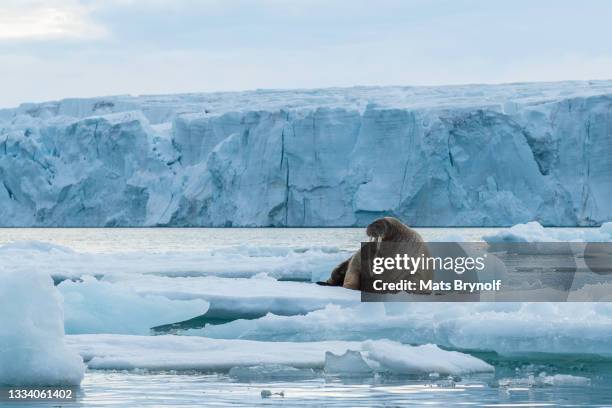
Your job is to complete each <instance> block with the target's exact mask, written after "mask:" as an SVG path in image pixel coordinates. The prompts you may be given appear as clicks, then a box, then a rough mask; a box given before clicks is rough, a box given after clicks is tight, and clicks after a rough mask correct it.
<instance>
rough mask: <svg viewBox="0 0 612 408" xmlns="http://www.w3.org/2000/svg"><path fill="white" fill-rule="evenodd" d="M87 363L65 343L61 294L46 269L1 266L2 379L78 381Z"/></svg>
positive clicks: (56, 382) (51, 382)
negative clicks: (39, 270) (41, 271)
mask: <svg viewBox="0 0 612 408" xmlns="http://www.w3.org/2000/svg"><path fill="white" fill-rule="evenodd" d="M84 371H85V366H84V365H83V361H82V360H81V357H79V355H78V354H77V353H75V352H74V351H73V350H71V349H69V348H67V347H66V345H65V342H64V317H63V313H62V299H61V296H60V295H59V293H58V291H57V290H56V289H55V287H54V286H53V281H52V280H51V278H50V277H49V276H48V275H44V274H42V273H38V272H32V271H28V270H23V269H18V270H10V271H9V270H5V269H4V268H0V385H13V386H33V385H38V386H54V385H56V386H57V385H70V386H73V385H78V384H79V383H80V382H81V380H82V379H83V374H84Z"/></svg>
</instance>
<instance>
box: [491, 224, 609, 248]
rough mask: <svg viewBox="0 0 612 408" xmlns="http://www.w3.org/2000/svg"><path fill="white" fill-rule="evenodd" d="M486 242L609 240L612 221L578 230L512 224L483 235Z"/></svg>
mask: <svg viewBox="0 0 612 408" xmlns="http://www.w3.org/2000/svg"><path fill="white" fill-rule="evenodd" d="M483 239H484V240H485V241H486V242H490V243H496V242H610V241H612V222H606V223H604V224H602V225H601V226H600V227H599V228H590V229H586V230H580V231H567V230H564V229H550V228H544V227H543V226H542V225H541V224H540V223H539V222H537V221H531V222H528V223H526V224H517V225H513V226H512V227H510V228H507V229H503V230H501V231H498V232H496V233H493V234H488V235H485V236H484V237H483Z"/></svg>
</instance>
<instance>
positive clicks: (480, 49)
mask: <svg viewBox="0 0 612 408" xmlns="http://www.w3.org/2000/svg"><path fill="white" fill-rule="evenodd" d="M611 21H612V1H607V0H602V1H591V0H583V1H576V0H572V1H560V0H556V1H541V0H540V1H520V0H500V1H492V0H483V1H475V0H412V1H411V0H370V1H366V0H346V1H345V0H337V1H335V0H199V1H195V0H193V1H192V0H184V1H180V0H169V1H162V0H82V1H77V0H44V1H38V0H36V1H34V0H32V1H30V0H1V1H0V107H8V106H16V105H18V104H19V103H21V102H34V101H36V102H38V101H44V100H51V99H60V98H65V97H85V96H97V95H112V94H128V93H130V94H151V93H177V92H199V91H217V90H244V89H256V88H312V87H329V86H352V85H437V84H458V83H498V82H518V81H556V80H565V79H610V78H612V41H610V39H612V23H611Z"/></svg>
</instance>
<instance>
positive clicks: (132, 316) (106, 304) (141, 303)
mask: <svg viewBox="0 0 612 408" xmlns="http://www.w3.org/2000/svg"><path fill="white" fill-rule="evenodd" d="M58 289H59V291H60V292H61V294H62V295H63V297H64V311H65V330H66V333H69V334H81V333H121V334H149V332H150V329H151V328H152V327H156V326H161V325H164V324H171V323H175V322H181V321H184V320H188V319H191V318H193V317H197V316H200V315H203V314H204V313H206V312H207V310H208V306H209V303H208V302H207V301H205V300H202V299H189V300H174V299H169V298H168V297H164V296H156V295H152V294H144V295H142V294H139V293H138V292H136V291H134V290H133V289H131V288H130V287H129V286H126V285H123V284H112V283H109V282H103V281H98V280H96V279H95V278H94V277H92V276H84V277H83V279H82V281H80V282H72V281H69V280H67V281H63V282H62V283H61V284H60V285H59V286H58Z"/></svg>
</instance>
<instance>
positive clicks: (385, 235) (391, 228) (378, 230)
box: [366, 217, 406, 242]
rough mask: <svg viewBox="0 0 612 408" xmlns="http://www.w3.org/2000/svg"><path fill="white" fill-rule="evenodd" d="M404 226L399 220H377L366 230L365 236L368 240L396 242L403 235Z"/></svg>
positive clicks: (389, 218)
mask: <svg viewBox="0 0 612 408" xmlns="http://www.w3.org/2000/svg"><path fill="white" fill-rule="evenodd" d="M404 229H406V226H405V225H404V224H402V222H401V221H400V220H398V219H397V218H394V217H384V218H379V219H377V220H376V221H374V222H373V223H371V224H370V225H368V227H367V228H366V234H367V235H368V237H370V240H373V241H377V242H381V241H396V240H398V238H401V237H400V236H402V235H403V230H404Z"/></svg>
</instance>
